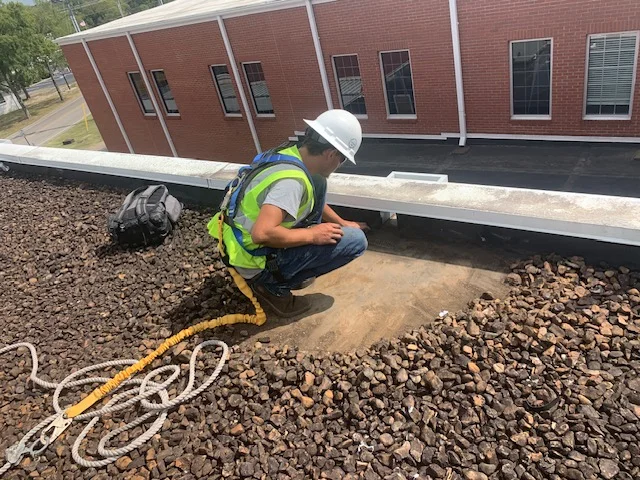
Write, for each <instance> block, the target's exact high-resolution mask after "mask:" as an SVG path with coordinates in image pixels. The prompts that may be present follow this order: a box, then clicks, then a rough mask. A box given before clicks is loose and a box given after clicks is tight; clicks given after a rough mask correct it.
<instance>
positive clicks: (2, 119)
mask: <svg viewBox="0 0 640 480" xmlns="http://www.w3.org/2000/svg"><path fill="white" fill-rule="evenodd" d="M60 91H61V92H62V96H63V97H64V99H65V101H68V100H72V99H74V98H76V97H77V96H78V95H80V89H79V88H78V86H77V85H76V84H75V83H72V84H71V90H68V89H67V86H66V85H64V86H61V87H60ZM24 103H25V105H26V106H27V108H28V109H29V113H31V118H29V119H25V118H24V113H22V110H15V111H13V112H9V113H7V114H6V115H0V138H9V136H10V135H11V134H13V133H15V132H17V131H19V130H20V129H22V128H25V127H27V126H29V125H31V124H32V123H34V122H37V121H38V120H40V119H41V118H42V117H44V116H45V115H46V114H48V113H50V112H52V111H53V110H55V109H56V108H59V107H60V106H61V105H62V102H61V101H60V97H59V96H58V93H57V92H56V89H55V88H53V86H52V87H51V88H46V89H45V88H43V89H42V90H39V91H37V92H34V93H32V94H31V99H29V100H26V101H25V102H24Z"/></svg>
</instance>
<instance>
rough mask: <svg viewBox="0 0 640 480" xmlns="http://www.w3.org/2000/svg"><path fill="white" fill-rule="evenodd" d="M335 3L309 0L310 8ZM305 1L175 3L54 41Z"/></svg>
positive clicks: (207, 19)
mask: <svg viewBox="0 0 640 480" xmlns="http://www.w3.org/2000/svg"><path fill="white" fill-rule="evenodd" d="M335 1H337V0H311V2H312V3H313V4H318V3H327V2H335ZM304 5H305V0H175V1H173V2H171V3H166V4H164V5H161V6H159V7H154V8H150V9H149V10H145V11H143V12H139V13H136V14H134V15H129V16H127V17H124V18H119V19H117V20H114V21H112V22H109V23H105V24H104V25H100V26H98V27H94V28H91V29H89V30H85V31H82V32H78V33H74V34H72V35H67V36H65V37H60V38H58V39H56V43H57V44H58V45H71V44H76V43H81V42H82V40H86V41H91V40H100V39H104V38H113V37H120V36H124V35H126V34H127V33H130V34H136V33H143V32H151V31H154V30H163V29H166V28H175V27H180V26H184V25H193V24H197V23H205V22H211V21H216V20H217V18H218V17H222V18H223V19H225V18H232V17H241V16H245V15H253V14H256V13H263V12H272V11H276V10H284V9H288V8H295V7H304Z"/></svg>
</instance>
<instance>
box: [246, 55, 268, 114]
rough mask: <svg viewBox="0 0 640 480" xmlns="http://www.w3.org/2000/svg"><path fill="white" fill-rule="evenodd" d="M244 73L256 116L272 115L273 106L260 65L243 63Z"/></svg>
mask: <svg viewBox="0 0 640 480" xmlns="http://www.w3.org/2000/svg"><path fill="white" fill-rule="evenodd" d="M244 72H245V74H246V75H247V82H248V83H249V88H250V89H251V96H252V97H253V104H254V105H255V107H256V112H257V113H258V114H269V113H273V104H272V103H271V95H269V88H267V82H266V80H265V78H264V72H263V71H262V64H261V63H259V62H258V63H245V64H244Z"/></svg>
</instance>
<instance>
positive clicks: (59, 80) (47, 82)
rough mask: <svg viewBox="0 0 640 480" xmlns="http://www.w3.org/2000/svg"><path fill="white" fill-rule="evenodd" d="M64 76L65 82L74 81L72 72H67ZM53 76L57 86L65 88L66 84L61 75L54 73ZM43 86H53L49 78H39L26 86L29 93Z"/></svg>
mask: <svg viewBox="0 0 640 480" xmlns="http://www.w3.org/2000/svg"><path fill="white" fill-rule="evenodd" d="M65 77H66V78H67V82H69V84H71V83H72V82H75V78H74V77H73V73H67V74H65ZM53 78H55V79H56V83H57V84H58V87H59V88H60V89H64V90H66V89H67V84H66V83H64V79H63V78H62V75H58V74H56V75H54V76H53ZM43 88H53V85H52V84H51V79H50V78H45V79H44V80H40V81H39V82H38V83H34V84H33V85H31V86H30V87H27V92H29V93H32V92H37V91H38V90H42V89H43Z"/></svg>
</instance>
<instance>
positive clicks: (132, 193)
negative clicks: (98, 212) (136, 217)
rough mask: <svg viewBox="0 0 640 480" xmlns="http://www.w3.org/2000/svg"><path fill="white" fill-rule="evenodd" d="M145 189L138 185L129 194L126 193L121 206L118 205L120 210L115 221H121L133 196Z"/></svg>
mask: <svg viewBox="0 0 640 480" xmlns="http://www.w3.org/2000/svg"><path fill="white" fill-rule="evenodd" d="M146 189H147V187H138V188H136V189H135V190H134V191H133V192H131V193H129V195H127V197H126V198H125V199H124V202H122V206H121V207H120V211H119V212H118V215H117V217H116V221H118V222H121V221H122V217H124V214H125V212H126V211H127V210H129V209H130V208H131V204H132V203H133V201H134V198H135V197H136V196H137V195H138V194H140V193H141V192H144V191H145V190H146Z"/></svg>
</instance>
